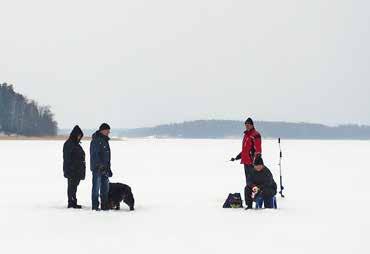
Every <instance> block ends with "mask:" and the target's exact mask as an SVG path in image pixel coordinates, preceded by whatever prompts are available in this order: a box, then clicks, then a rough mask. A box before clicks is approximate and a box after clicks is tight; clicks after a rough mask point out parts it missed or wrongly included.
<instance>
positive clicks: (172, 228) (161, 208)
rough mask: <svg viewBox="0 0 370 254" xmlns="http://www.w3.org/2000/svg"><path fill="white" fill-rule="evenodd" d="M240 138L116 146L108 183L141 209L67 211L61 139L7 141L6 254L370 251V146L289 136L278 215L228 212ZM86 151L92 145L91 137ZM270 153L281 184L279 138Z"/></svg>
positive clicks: (1, 188)
mask: <svg viewBox="0 0 370 254" xmlns="http://www.w3.org/2000/svg"><path fill="white" fill-rule="evenodd" d="M240 143H241V142H240V141H237V140H156V139H148V140H127V141H122V142H120V141H117V142H112V144H111V146H112V157H113V158H112V169H113V172H114V174H115V175H114V177H113V179H112V181H113V182H114V181H119V182H124V183H127V184H129V185H131V187H132V188H133V191H134V194H135V198H136V201H137V206H136V209H137V210H136V211H135V212H128V211H127V210H126V207H124V210H122V211H119V212H117V211H110V212H99V213H97V212H93V211H91V210H90V189H91V174H90V171H89V170H88V171H87V179H86V180H85V181H83V182H82V183H81V185H80V187H79V192H78V198H79V202H80V203H81V204H82V205H83V206H84V209H83V210H81V211H73V210H68V209H66V180H65V179H64V178H63V174H62V146H63V142H59V141H1V142H0V154H1V159H0V193H1V202H0V243H1V253H6V254H7V253H91V254H95V253H99V254H102V253H109V252H110V253H111V252H113V251H114V252H117V253H130V254H132V253H202V254H204V253H236V252H239V253H258V254H261V253H284V254H289V253H346V254H348V253H370V247H369V245H368V243H367V242H366V241H367V240H368V239H369V235H370V228H369V227H370V218H369V216H370V187H369V184H368V183H369V179H368V178H369V176H370V168H369V164H370V163H369V159H368V158H369V152H370V143H369V142H365V141H283V149H284V155H285V158H284V161H283V173H284V181H285V186H286V196H287V198H286V199H285V200H282V199H280V198H279V199H278V205H279V207H280V209H279V210H277V211H274V210H273V211H267V210H263V211H244V210H228V209H222V208H221V207H222V204H223V202H224V200H225V198H226V196H227V194H228V193H229V192H242V191H243V187H244V173H243V168H242V166H241V165H240V164H238V163H231V162H226V161H227V160H228V159H230V158H231V157H233V156H235V155H236V154H237V153H238V152H239V149H240V146H241V145H240ZM83 146H84V148H85V151H86V152H88V146H89V144H88V142H84V143H83ZM263 146H264V147H263V148H264V158H265V162H266V164H267V166H269V168H270V169H271V170H272V172H273V173H274V175H275V178H276V181H278V166H277V164H278V155H279V151H278V146H277V142H276V141H272V140H265V141H264V144H263Z"/></svg>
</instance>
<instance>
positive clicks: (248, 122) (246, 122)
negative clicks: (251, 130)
mask: <svg viewBox="0 0 370 254" xmlns="http://www.w3.org/2000/svg"><path fill="white" fill-rule="evenodd" d="M245 124H251V125H254V123H253V120H252V118H250V117H249V118H248V119H247V120H246V121H245Z"/></svg>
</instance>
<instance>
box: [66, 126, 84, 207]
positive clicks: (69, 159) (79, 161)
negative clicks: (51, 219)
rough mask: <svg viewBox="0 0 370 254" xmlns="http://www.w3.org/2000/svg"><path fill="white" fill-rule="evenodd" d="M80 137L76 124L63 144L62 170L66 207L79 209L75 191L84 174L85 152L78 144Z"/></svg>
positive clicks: (80, 131) (80, 132)
mask: <svg viewBox="0 0 370 254" xmlns="http://www.w3.org/2000/svg"><path fill="white" fill-rule="evenodd" d="M82 137H83V132H82V130H81V129H80V127H79V126H78V125H76V126H75V127H74V128H73V130H72V132H71V135H70V136H69V138H68V140H67V141H66V142H65V143H64V146H63V172H64V177H65V178H67V179H68V191H67V192H68V208H75V209H81V206H80V205H78V204H77V197H76V193H77V187H78V185H79V184H80V181H81V180H84V179H85V174H86V162H85V152H84V150H83V149H82V147H81V145H80V141H81V139H82Z"/></svg>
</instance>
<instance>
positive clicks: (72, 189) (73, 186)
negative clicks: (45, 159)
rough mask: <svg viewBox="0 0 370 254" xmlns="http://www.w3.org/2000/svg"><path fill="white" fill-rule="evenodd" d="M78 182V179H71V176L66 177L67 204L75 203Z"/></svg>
mask: <svg viewBox="0 0 370 254" xmlns="http://www.w3.org/2000/svg"><path fill="white" fill-rule="evenodd" d="M79 184H80V180H79V179H73V178H68V188H67V193H68V204H69V205H77V197H76V193H77V187H78V185H79Z"/></svg>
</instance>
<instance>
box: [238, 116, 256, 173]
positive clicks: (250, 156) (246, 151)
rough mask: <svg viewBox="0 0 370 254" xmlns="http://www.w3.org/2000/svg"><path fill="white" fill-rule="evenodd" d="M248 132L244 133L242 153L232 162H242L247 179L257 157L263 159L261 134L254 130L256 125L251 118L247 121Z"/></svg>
mask: <svg viewBox="0 0 370 254" xmlns="http://www.w3.org/2000/svg"><path fill="white" fill-rule="evenodd" d="M245 128H246V131H245V132H244V138H243V147H242V152H241V153H240V154H238V156H236V158H231V161H236V160H241V164H244V171H245V178H246V179H247V178H248V176H249V174H250V173H251V172H252V171H253V164H254V161H255V160H256V158H257V157H261V154H262V146H261V143H262V140H261V134H259V132H258V131H256V129H255V128H254V123H253V120H252V119H251V118H248V119H247V121H245Z"/></svg>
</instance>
